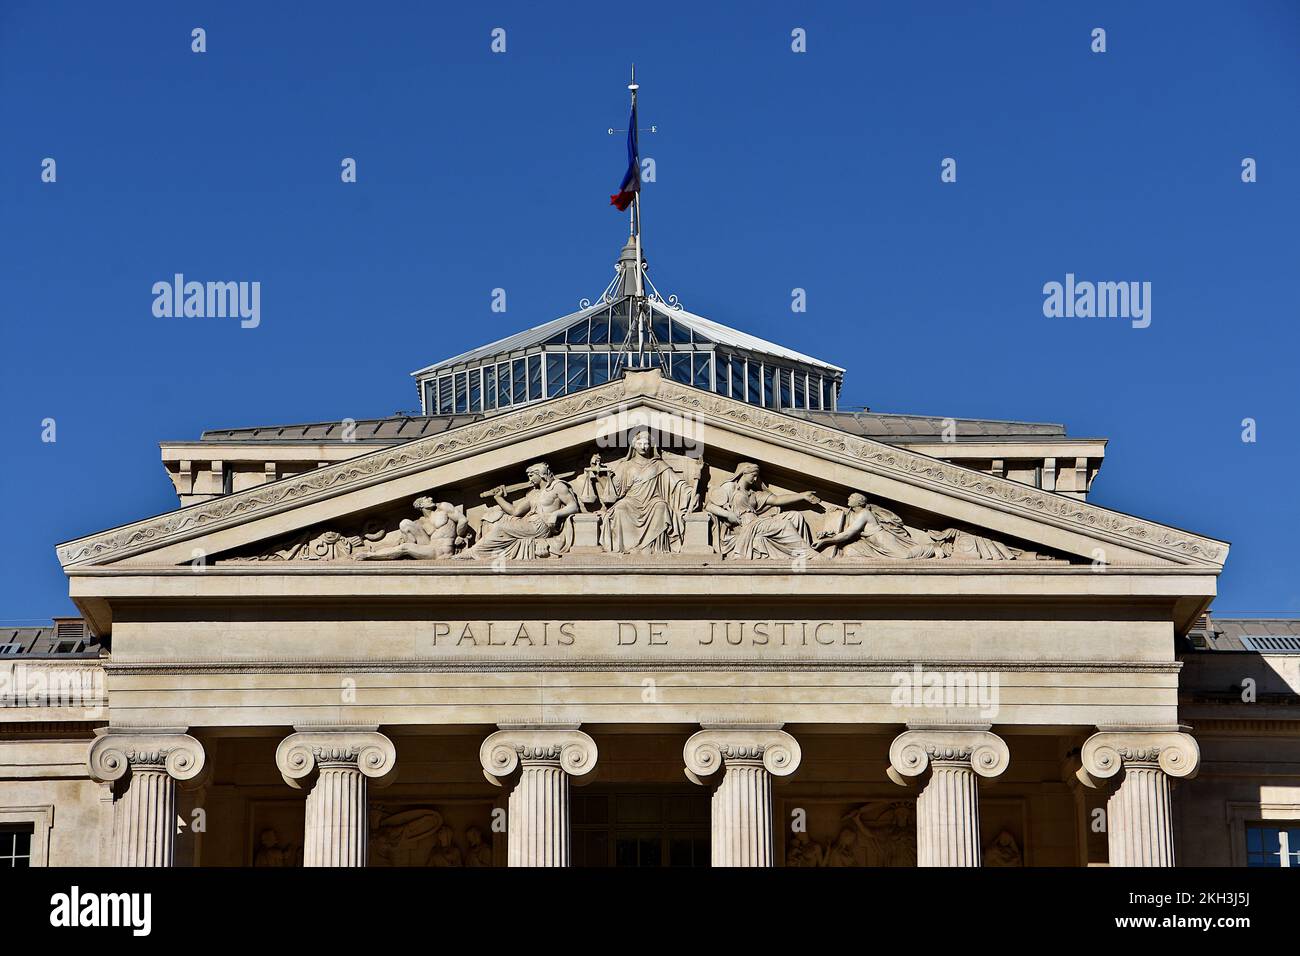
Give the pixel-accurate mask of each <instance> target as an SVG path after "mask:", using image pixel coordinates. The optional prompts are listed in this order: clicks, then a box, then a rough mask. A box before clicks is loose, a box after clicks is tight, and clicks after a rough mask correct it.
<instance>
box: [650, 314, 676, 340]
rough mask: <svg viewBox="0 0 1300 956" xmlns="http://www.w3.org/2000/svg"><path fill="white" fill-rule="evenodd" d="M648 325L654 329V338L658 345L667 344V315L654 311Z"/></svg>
mask: <svg viewBox="0 0 1300 956" xmlns="http://www.w3.org/2000/svg"><path fill="white" fill-rule="evenodd" d="M650 327H651V328H652V329H653V330H654V334H655V340H656V341H657V342H658V343H659V344H660V345H668V344H669V343H670V342H671V339H669V335H670V333H669V331H668V316H666V315H661V314H660V313H658V312H656V313H655V314H654V318H653V319H652V320H651V326H650Z"/></svg>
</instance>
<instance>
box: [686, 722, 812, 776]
mask: <svg viewBox="0 0 1300 956" xmlns="http://www.w3.org/2000/svg"><path fill="white" fill-rule="evenodd" d="M682 759H683V760H684V761H685V763H686V776H687V778H688V779H689V780H691V781H692V782H693V783H698V784H701V785H705V784H707V783H708V782H710V781H711V780H713V779H714V778H716V777H717V776H718V775H719V774H721V773H724V772H725V771H726V769H727V767H728V766H743V765H752V766H762V767H763V768H764V769H765V770H767V772H768V773H770V774H772V775H773V776H774V777H786V776H789V775H790V774H792V773H794V772H795V771H796V770H798V769H799V762H800V760H802V759H803V752H802V751H801V750H800V749H799V741H797V740H795V739H794V737H792V736H790V734H788V733H786V732H785V731H784V730H782V729H781V727H780V725H779V724H772V725H753V726H750V725H737V726H725V727H724V726H707V727H705V728H704V729H703V730H701V731H699V732H698V733H695V734H693V735H692V736H691V738H690V739H689V740H687V741H686V746H685V748H683V750H682Z"/></svg>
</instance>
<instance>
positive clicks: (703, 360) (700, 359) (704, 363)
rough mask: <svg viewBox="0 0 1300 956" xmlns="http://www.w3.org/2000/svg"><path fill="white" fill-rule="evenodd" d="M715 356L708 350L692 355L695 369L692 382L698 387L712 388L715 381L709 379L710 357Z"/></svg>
mask: <svg viewBox="0 0 1300 956" xmlns="http://www.w3.org/2000/svg"><path fill="white" fill-rule="evenodd" d="M712 357H713V356H712V355H710V354H709V353H708V352H696V353H695V354H694V355H692V356H691V364H692V366H693V371H692V374H691V379H692V381H691V384H693V385H694V386H695V387H696V388H705V389H707V388H712V387H713V383H712V382H711V381H709V378H710V376H709V364H710V363H709V359H711V358H712Z"/></svg>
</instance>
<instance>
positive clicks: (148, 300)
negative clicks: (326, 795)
mask: <svg viewBox="0 0 1300 956" xmlns="http://www.w3.org/2000/svg"><path fill="white" fill-rule="evenodd" d="M471 7H473V9H471ZM308 11H310V12H308ZM196 26H199V27H203V28H204V29H205V30H206V31H207V45H208V49H207V52H206V53H203V54H196V53H192V52H191V50H190V43H191V40H190V31H191V30H192V29H193V28H194V27H196ZM496 27H501V28H503V29H505V31H506V52H505V53H504V54H493V53H492V52H491V50H490V49H489V44H490V40H491V37H490V32H491V31H492V29H493V28H496ZM796 27H798V28H803V29H804V30H806V32H807V52H806V53H802V54H799V53H794V52H792V50H791V31H792V30H793V29H795V28H796ZM1095 27H1102V28H1104V29H1105V30H1106V45H1107V50H1106V52H1105V53H1104V54H1097V53H1093V52H1092V51H1091V49H1090V45H1091V37H1090V34H1091V31H1092V30H1093V28H1095ZM1298 49H1300V5H1297V4H1294V3H1290V2H1276V3H1268V2H1254V3H1249V4H1240V5H1229V4H1202V3H1188V2H1184V3H1177V4H1173V3H1142V4H1131V3H1051V4H1047V3H1041V2H1026V3H1011V2H1005V3H970V2H959V3H915V4H894V3H889V4H885V3H865V2H863V3H852V4H849V3H843V4H841V3H829V2H823V3H817V4H794V3H789V4H784V3H754V2H750V3H744V4H722V3H719V4H699V3H690V4H687V3H674V2H661V3H656V4H653V5H651V6H649V7H647V6H645V5H638V4H608V3H600V4H596V3H587V2H574V3H566V4H537V3H498V4H475V5H470V4H454V5H453V4H427V3H409V4H396V3H392V4H390V3H373V4H330V3H315V4H311V5H310V6H302V5H298V4H293V5H289V4H284V5H272V4H264V3H243V2H221V3H216V2H209V3H183V2H181V3H177V2H168V3H133V4H130V5H128V6H127V7H121V6H120V5H107V6H106V5H104V4H102V3H77V4H72V3H57V2H53V3H46V2H42V3H37V2H27V0H10V2H7V3H6V4H4V6H3V7H0V129H3V130H4V136H3V141H2V145H0V217H2V218H0V222H2V223H3V228H0V262H3V268H2V269H0V304H2V305H3V310H4V315H3V319H4V351H3V355H4V361H3V369H2V373H0V390H2V394H0V399H2V402H0V405H2V408H3V411H2V412H0V414H2V415H3V419H2V421H3V427H4V446H3V447H4V448H5V451H6V457H7V460H6V462H5V467H4V468H3V469H0V482H3V489H2V493H3V500H4V501H5V502H6V504H7V505H8V515H7V521H6V535H5V547H4V548H3V557H2V558H0V562H3V563H2V564H0V620H5V621H25V620H36V621H39V620H41V619H48V618H49V616H50V615H51V614H64V613H72V605H71V603H70V602H69V601H68V599H67V583H66V580H65V578H64V576H63V574H62V572H61V571H60V570H59V567H58V563H57V561H56V559H55V556H54V545H55V543H56V542H59V541H61V540H65V539H68V538H71V537H75V536H78V535H81V534H85V533H89V532H92V531H96V530H99V529H103V528H107V527H111V526H114V525H117V524H121V523H125V522H127V521H131V520H134V519H137V518H140V517H144V516H147V515H150V514H156V513H159V512H162V511H166V510H169V509H171V508H172V507H174V506H175V497H174V494H173V492H172V489H171V485H170V482H169V481H168V480H167V478H166V476H165V474H164V471H163V468H162V465H161V463H160V461H159V457H158V448H157V442H158V441H159V440H161V439H180V438H196V437H197V436H198V434H199V433H200V432H201V431H202V430H203V429H204V428H216V427H229V426H241V425H251V424H267V423H288V422H297V421H323V420H335V419H340V418H344V417H352V418H364V417H375V416H382V415H387V414H391V413H392V412H394V411H397V410H407V409H413V408H417V407H418V399H417V397H416V394H415V390H414V387H413V386H412V385H411V380H410V379H409V378H408V375H407V373H408V372H410V371H411V370H413V369H416V368H419V367H421V366H424V365H426V364H429V363H431V362H434V361H436V360H438V359H440V358H443V357H446V356H448V355H451V354H454V353H457V352H460V351H462V350H464V349H467V348H469V347H472V346H474V345H478V344H481V343H483V342H487V341H490V340H491V339H494V338H497V337H499V336H501V335H505V334H508V333H510V332H513V331H517V330H518V329H521V328H526V327H529V326H531V325H535V324H537V323H539V322H541V321H544V320H546V319H549V318H552V317H554V316H556V315H560V314H563V313H565V312H568V311H571V310H572V309H573V308H574V307H575V305H576V303H577V301H578V299H579V298H581V297H582V296H590V297H593V298H594V297H595V296H596V295H598V294H599V292H600V291H601V289H602V288H603V287H604V285H605V283H606V282H607V280H608V278H609V276H610V274H611V273H610V269H611V266H612V263H613V260H614V259H615V257H616V253H617V251H618V248H619V246H620V244H621V242H622V239H623V237H624V235H625V231H626V224H625V219H624V217H622V216H620V215H619V214H617V213H616V212H615V211H613V210H612V209H611V208H610V207H609V206H608V205H607V202H608V198H607V197H608V196H609V194H610V193H611V192H613V191H614V190H615V189H616V187H617V185H618V181H619V179H620V177H621V176H622V173H623V165H624V152H623V149H624V147H623V143H622V141H621V139H620V138H619V137H618V136H609V135H608V134H607V133H606V130H607V128H608V127H611V126H615V127H618V126H624V125H625V120H626V110H627V91H626V89H625V86H626V82H627V80H626V76H627V68H628V63H629V62H630V61H632V60H635V61H636V63H637V72H638V79H639V81H640V82H641V84H642V91H641V97H642V99H641V120H642V125H643V126H646V125H649V124H652V123H653V124H655V125H657V127H658V129H659V132H658V133H656V134H654V135H652V136H646V137H645V138H644V141H643V146H642V153H643V155H645V156H650V157H653V158H654V159H655V161H656V166H657V181H656V182H654V183H650V184H647V185H646V187H645V192H644V195H643V207H644V223H645V244H646V250H647V255H648V259H649V260H650V263H651V270H652V273H651V274H652V275H653V276H654V278H655V280H656V283H657V285H658V287H659V288H660V290H661V291H663V292H664V294H668V293H669V292H673V293H676V294H677V295H679V296H680V297H681V299H682V301H683V302H684V303H685V304H686V306H687V307H688V308H690V309H691V310H692V311H695V312H700V313H703V314H705V315H708V316H710V317H712V318H715V319H717V320H719V321H722V322H725V323H727V324H730V325H734V326H736V327H739V328H742V329H744V330H746V331H750V332H752V333H754V334H757V335H760V336H763V337H766V338H771V339H774V340H776V341H779V342H781V343H783V344H786V345H789V346H790V347H792V348H795V349H798V350H801V351H805V352H808V353H811V354H813V355H817V356H819V357H822V358H825V359H827V360H829V361H832V362H835V363H837V364H839V365H843V366H845V367H846V368H847V369H848V374H847V377H846V383H845V393H844V396H843V400H844V401H845V402H846V403H853V404H859V405H867V406H870V407H871V408H873V409H876V410H879V411H890V412H912V413H921V414H931V415H942V416H954V417H988V418H1002V419H1022V420H1031V421H1055V422H1063V423H1065V424H1066V425H1067V426H1068V427H1069V430H1070V433H1071V434H1073V435H1077V436H1105V437H1108V438H1109V439H1110V445H1109V447H1108V456H1107V459H1106V465H1105V467H1104V468H1103V469H1102V472H1101V475H1100V477H1099V478H1098V480H1097V483H1096V484H1095V485H1094V496H1093V499H1092V500H1094V501H1095V502H1097V503H1099V504H1102V505H1105V506H1108V507H1113V508H1116V509H1119V510H1121V511H1125V512H1130V513H1133V514H1138V515H1141V516H1143V517H1147V518H1151V519H1154V520H1157V521H1162V522H1166V523H1169V524H1173V525H1177V526H1180V527H1185V528H1189V529H1191V530H1194V531H1197V532H1200V533H1203V534H1206V535H1210V536H1213V537H1218V538H1224V539H1227V540H1230V541H1231V542H1232V543H1233V551H1232V554H1231V555H1230V557H1229V560H1228V566H1227V569H1226V570H1225V572H1224V574H1223V577H1222V578H1221V581H1220V594H1221V597H1220V598H1219V601H1218V602H1217V605H1216V610H1220V611H1222V610H1238V611H1240V610H1253V611H1292V612H1297V611H1300V579H1298V576H1297V573H1296V566H1297V561H1296V559H1295V557H1294V555H1295V546H1296V542H1297V541H1300V507H1297V504H1296V492H1295V490H1294V487H1293V486H1292V484H1291V478H1293V477H1295V476H1296V475H1297V474H1300V441H1298V440H1297V439H1298V437H1300V436H1298V435H1297V431H1298V430H1300V427H1298V424H1297V411H1298V408H1297V406H1298V404H1300V403H1298V402H1297V370H1296V366H1297V344H1300V333H1298V332H1297V323H1298V322H1300V303H1298V301H1297V295H1296V278H1297V268H1296V267H1297V263H1298V262H1300V258H1298V257H1297V253H1298V252H1300V248H1298V247H1300V238H1298V237H1297V223H1300V178H1298V172H1300V171H1298V170H1297V162H1298V161H1300V124H1297V122H1296V115H1297V112H1296V111H1297V102H1298V100H1300V57H1298V56H1297V50H1298ZM45 157H53V158H54V159H55V160H56V162H57V176H58V179H57V182H56V183H52V184H51V183H42V182H41V179H40V173H41V161H42V160H43V159H44V158H45ZM343 157H354V158H355V159H356V160H357V163H358V180H359V181H358V182H357V183H355V184H346V185H345V184H343V183H341V182H340V176H339V170H340V161H341V160H342V158H343ZM945 157H952V158H954V159H956V161H957V182H956V183H941V182H940V175H939V174H940V163H941V161H942V160H943V159H944V158H945ZM1244 157H1252V158H1254V159H1255V160H1256V161H1257V164H1258V181H1257V182H1255V183H1252V184H1245V183H1243V182H1242V181H1241V162H1242V159H1243V158H1244ZM176 272H182V273H185V274H186V275H187V276H189V277H191V278H200V279H222V280H248V281H252V280H257V281H260V282H261V285H262V303H261V308H262V320H261V325H260V326H259V327H258V328H256V329H241V328H240V327H239V325H238V323H236V322H233V321H225V322H222V321H220V320H216V321H209V320H195V319H190V320H184V319H181V320H177V319H159V318H155V317H154V316H153V314H152V310H151V306H152V302H153V297H152V294H151V292H150V290H151V287H152V285H153V283H154V282H156V281H159V280H166V279H169V278H170V277H171V276H172V274H173V273H176ZM1067 272H1072V273H1074V274H1076V275H1077V276H1079V277H1080V278H1088V279H1094V280H1113V281H1119V280H1134V281H1149V282H1150V283H1151V284H1152V315H1151V318H1152V322H1151V325H1150V327H1149V328H1146V329H1134V328H1132V327H1131V325H1130V323H1129V322H1127V321H1124V320H1119V319H1096V318H1093V319H1085V318H1073V319H1065V318H1056V319H1049V318H1045V317H1044V315H1043V310H1042V302H1043V296H1042V287H1043V284H1044V283H1046V282H1049V281H1053V280H1055V281H1062V280H1063V279H1064V277H1065V274H1066V273H1067ZM498 287H500V288H504V289H506V290H507V303H508V310H507V312H506V313H504V314H500V313H496V312H492V311H491V309H490V304H491V291H492V289H494V288H498ZM796 287H798V288H803V289H805V290H807V302H808V311H807V313H806V314H803V315H798V316H796V315H793V314H792V313H791V311H790V301H791V290H792V289H793V288H796ZM1247 417H1249V418H1253V419H1255V421H1256V423H1257V429H1258V435H1257V441H1256V442H1254V443H1245V442H1243V441H1242V440H1241V438H1242V424H1241V423H1242V419H1243V418H1247ZM45 418H53V419H55V421H56V422H57V441H56V442H54V443H52V444H51V443H46V442H42V441H41V430H42V426H41V423H42V420H43V419H45Z"/></svg>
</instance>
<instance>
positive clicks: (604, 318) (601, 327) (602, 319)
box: [591, 311, 609, 345]
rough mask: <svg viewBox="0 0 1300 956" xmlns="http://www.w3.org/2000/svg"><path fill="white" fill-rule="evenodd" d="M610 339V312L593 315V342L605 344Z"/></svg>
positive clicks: (593, 343) (594, 343)
mask: <svg viewBox="0 0 1300 956" xmlns="http://www.w3.org/2000/svg"><path fill="white" fill-rule="evenodd" d="M608 341H609V312H608V311H606V312H602V313H600V315H593V316H592V317H591V344H592V345H603V344H604V343H606V342H608Z"/></svg>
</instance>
